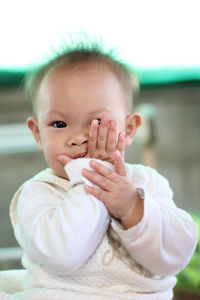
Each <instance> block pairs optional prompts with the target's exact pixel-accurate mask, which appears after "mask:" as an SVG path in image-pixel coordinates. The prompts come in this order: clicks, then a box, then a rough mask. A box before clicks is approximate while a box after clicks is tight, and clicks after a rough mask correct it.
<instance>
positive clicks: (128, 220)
mask: <svg viewBox="0 0 200 300" xmlns="http://www.w3.org/2000/svg"><path fill="white" fill-rule="evenodd" d="M133 197H134V200H133V205H132V207H131V208H130V210H129V211H128V212H127V214H126V215H125V216H123V217H121V223H122V225H123V227H124V229H129V228H131V227H133V226H135V225H137V224H138V223H139V222H140V221H141V220H142V217H143V212H144V196H143V191H142V190H141V189H136V190H135V194H134V196H133Z"/></svg>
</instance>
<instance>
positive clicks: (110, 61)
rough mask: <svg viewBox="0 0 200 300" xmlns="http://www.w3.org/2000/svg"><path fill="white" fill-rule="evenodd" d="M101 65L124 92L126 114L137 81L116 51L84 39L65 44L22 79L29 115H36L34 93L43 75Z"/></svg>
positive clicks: (133, 97) (134, 94)
mask: <svg viewBox="0 0 200 300" xmlns="http://www.w3.org/2000/svg"><path fill="white" fill-rule="evenodd" d="M79 63H83V64H90V63H101V64H103V65H104V66H105V67H107V68H108V70H109V71H111V72H112V73H113V74H114V75H115V76H116V77H117V78H118V80H119V82H120V83H121V84H122V86H123V88H124V90H125V91H126V92H128V97H127V99H128V100H127V102H126V107H127V110H128V111H130V110H131V108H132V102H133V100H134V99H135V97H136V96H137V95H138V92H139V82H138V79H137V76H136V74H135V72H134V71H133V69H132V68H131V67H130V66H129V65H128V64H127V63H125V62H123V61H122V60H120V59H118V58H117V56H116V49H114V48H111V49H109V50H106V49H105V48H104V46H103V43H102V42H99V41H96V40H89V39H85V40H84V41H83V40H80V41H78V42H73V41H72V42H71V43H69V44H65V45H64V47H62V49H61V50H60V51H54V55H53V56H51V58H50V59H48V61H47V62H45V63H43V64H41V65H39V66H37V67H36V68H34V69H32V71H30V72H29V73H28V74H27V75H26V77H25V90H26V92H27V95H28V98H29V99H30V101H31V102H32V107H33V112H34V113H36V107H35V106H36V104H35V103H36V98H37V92H38V89H39V87H40V84H41V83H42V81H43V79H44V78H45V76H46V75H47V74H49V73H52V72H54V71H57V70H61V69H64V68H66V67H75V66H76V65H77V64H79Z"/></svg>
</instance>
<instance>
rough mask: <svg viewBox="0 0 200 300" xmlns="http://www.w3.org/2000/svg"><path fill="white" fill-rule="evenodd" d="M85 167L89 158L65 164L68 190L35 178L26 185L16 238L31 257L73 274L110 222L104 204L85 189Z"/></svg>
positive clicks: (40, 262) (55, 270) (56, 271)
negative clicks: (82, 172)
mask: <svg viewBox="0 0 200 300" xmlns="http://www.w3.org/2000/svg"><path fill="white" fill-rule="evenodd" d="M84 167H87V168H89V159H82V160H81V159H77V160H73V161H71V162H70V163H69V164H68V165H66V167H65V170H66V172H67V173H68V176H69V178H70V190H69V192H67V193H66V192H65V191H63V190H62V189H61V188H60V190H59V188H58V189H56V188H55V186H52V185H50V184H48V183H45V182H42V181H32V182H29V183H28V184H26V185H25V186H24V188H23V191H22V193H21V196H20V199H19V205H18V220H19V221H18V224H17V225H16V226H15V235H16V238H17V240H18V242H19V244H20V245H21V247H22V248H23V249H24V251H25V252H26V253H27V254H28V256H29V257H30V258H31V259H33V260H35V261H37V262H38V263H39V264H41V265H43V266H44V267H45V268H46V269H48V270H49V271H51V272H53V273H56V274H70V273H72V272H74V271H76V270H77V269H79V268H80V267H81V266H83V265H84V263H85V262H86V261H87V260H88V259H89V257H90V256H91V255H92V254H93V253H94V251H95V250H96V248H97V246H98V244H99V243H100V241H101V239H102V238H103V236H104V234H105V232H106V230H107V227H108V224H109V218H110V217H109V214H108V211H107V209H106V207H105V206H104V204H103V203H102V202H101V201H99V200H98V199H96V198H95V197H93V196H91V195H89V194H86V193H85V191H84V188H83V187H84V184H85V182H86V179H85V178H84V177H83V176H82V175H81V171H82V169H83V168H84ZM87 183H88V182H87ZM90 184H91V183H90ZM65 193H66V194H65ZM63 194H64V196H63ZM63 198H64V199H63Z"/></svg>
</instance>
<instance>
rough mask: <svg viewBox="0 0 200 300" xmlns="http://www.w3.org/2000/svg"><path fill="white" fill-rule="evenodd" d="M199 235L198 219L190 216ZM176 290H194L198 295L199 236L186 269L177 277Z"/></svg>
mask: <svg viewBox="0 0 200 300" xmlns="http://www.w3.org/2000/svg"><path fill="white" fill-rule="evenodd" d="M192 218H193V220H194V221H195V223H196V224H197V226H198V232H199V233H200V217H198V216H195V215H192ZM177 279H178V282H177V285H176V287H177V288H180V289H187V290H194V291H196V292H197V293H198V294H199V295H200V235H199V239H198V245H197V247H196V250H195V252H194V254H193V256H192V259H191V261H190V263H189V264H188V265H187V267H186V268H185V269H184V270H183V271H182V272H181V273H180V274H178V275H177Z"/></svg>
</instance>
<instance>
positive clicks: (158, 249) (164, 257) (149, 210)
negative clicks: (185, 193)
mask: <svg viewBox="0 0 200 300" xmlns="http://www.w3.org/2000/svg"><path fill="white" fill-rule="evenodd" d="M141 168H143V169H142V173H143V174H142V176H141V174H140V176H139V177H140V179H139V181H138V182H137V179H134V178H133V180H134V181H133V184H135V185H136V187H138V188H140V189H142V190H143V192H144V214H143V218H142V220H141V222H140V223H138V224H137V225H136V226H134V227H132V228H129V229H128V230H123V228H122V226H121V225H120V224H119V223H118V222H116V221H115V220H113V221H112V227H113V229H114V230H115V231H116V232H117V234H118V235H119V237H120V239H121V243H122V244H123V246H124V247H125V248H126V249H127V250H128V252H129V253H130V255H131V256H132V257H133V258H134V259H135V260H136V261H137V262H138V263H140V264H141V265H142V266H143V267H145V268H146V269H148V270H149V271H150V272H152V273H153V274H155V275H160V276H169V275H174V274H177V273H179V272H180V271H181V270H182V269H183V268H184V267H185V266H186V265H187V264H188V263H189V261H190V259H191V257H192V254H193V252H194V250H195V247H196V245H197V240H198V232H197V226H196V224H195V223H194V222H193V220H192V218H191V216H190V215H189V214H188V213H186V212H185V211H184V210H182V209H179V208H177V207H176V205H175V203H174V202H173V193H172V190H171V188H170V187H169V184H168V181H167V180H166V179H165V178H164V177H162V176H161V175H160V174H158V173H157V172H156V171H155V170H153V169H151V168H147V167H142V166H141ZM141 178H142V179H141Z"/></svg>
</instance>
